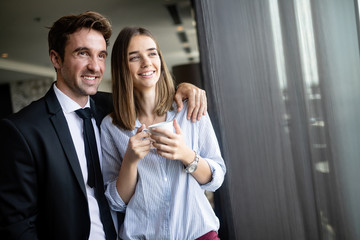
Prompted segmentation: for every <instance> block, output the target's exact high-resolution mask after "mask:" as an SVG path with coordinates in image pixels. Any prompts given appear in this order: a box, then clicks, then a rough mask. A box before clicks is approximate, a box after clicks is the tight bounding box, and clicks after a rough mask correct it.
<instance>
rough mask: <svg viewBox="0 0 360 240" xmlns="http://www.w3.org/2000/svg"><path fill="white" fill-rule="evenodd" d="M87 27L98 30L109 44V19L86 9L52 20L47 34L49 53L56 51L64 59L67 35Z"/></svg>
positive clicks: (110, 31)
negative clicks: (82, 11)
mask: <svg viewBox="0 0 360 240" xmlns="http://www.w3.org/2000/svg"><path fill="white" fill-rule="evenodd" d="M82 28H88V29H93V30H96V31H99V32H100V33H101V34H102V35H103V36H104V39H105V42H106V46H109V39H110V37H111V33H112V29H111V24H110V22H109V20H108V19H107V18H106V17H104V16H103V15H101V14H100V13H97V12H91V11H87V12H84V13H81V14H79V15H68V16H64V17H61V18H60V19H59V20H57V21H56V22H54V24H53V25H52V27H51V28H50V31H49V34H48V42H49V53H50V51H51V50H54V51H56V52H57V53H58V54H59V55H60V57H61V60H62V61H64V54H65V46H66V42H67V40H68V39H69V35H70V34H73V33H74V32H76V31H78V30H80V29H82Z"/></svg>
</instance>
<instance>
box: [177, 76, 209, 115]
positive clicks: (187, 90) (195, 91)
mask: <svg viewBox="0 0 360 240" xmlns="http://www.w3.org/2000/svg"><path fill="white" fill-rule="evenodd" d="M174 99H175V102H176V105H177V106H178V109H177V111H178V112H180V111H181V109H182V108H183V102H182V101H183V100H185V99H188V112H187V119H188V120H189V119H190V118H191V119H192V121H193V122H195V121H196V120H198V121H199V120H200V118H201V117H202V116H203V115H205V114H206V111H207V98H206V92H205V91H204V90H202V89H200V88H198V87H196V86H194V85H193V84H190V83H180V84H179V85H178V89H177V91H176V94H175V97H174Z"/></svg>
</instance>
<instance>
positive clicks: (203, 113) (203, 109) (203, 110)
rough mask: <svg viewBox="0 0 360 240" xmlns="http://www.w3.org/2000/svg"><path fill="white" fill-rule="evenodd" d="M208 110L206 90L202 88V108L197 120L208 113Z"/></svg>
mask: <svg viewBox="0 0 360 240" xmlns="http://www.w3.org/2000/svg"><path fill="white" fill-rule="evenodd" d="M206 112H207V98H206V92H205V91H204V90H201V96H200V108H199V112H198V114H197V120H198V121H200V119H201V117H202V116H205V115H206Z"/></svg>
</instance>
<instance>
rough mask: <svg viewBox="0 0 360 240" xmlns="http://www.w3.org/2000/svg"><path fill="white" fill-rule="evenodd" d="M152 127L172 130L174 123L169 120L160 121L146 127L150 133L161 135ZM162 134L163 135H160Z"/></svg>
mask: <svg viewBox="0 0 360 240" xmlns="http://www.w3.org/2000/svg"><path fill="white" fill-rule="evenodd" d="M154 128H162V129H166V130H168V131H170V132H174V123H173V121H169V122H160V123H155V124H153V125H150V126H149V127H148V131H149V132H150V133H151V134H154V135H160V136H161V135H162V134H160V133H158V132H154V131H153V129H154ZM162 136H163V135H162Z"/></svg>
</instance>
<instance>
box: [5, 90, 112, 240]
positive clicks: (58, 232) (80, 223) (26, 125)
mask: <svg viewBox="0 0 360 240" xmlns="http://www.w3.org/2000/svg"><path fill="white" fill-rule="evenodd" d="M94 99H96V100H95V101H94ZM91 105H92V107H95V108H96V112H97V115H96V120H97V123H98V124H100V122H101V120H102V118H103V117H104V116H105V115H106V114H108V113H109V112H110V111H111V110H112V99H111V94H107V93H98V94H96V95H95V96H93V97H92V100H91ZM0 134H1V135H0V159H1V160H0V238H1V239H46V240H50V239H51V240H57V239H59V240H72V239H73V240H81V239H84V240H87V239H88V236H89V232H90V218H89V210H88V203H87V197H86V191H85V185H84V180H83V177H82V173H81V170H80V165H79V161H78V158H77V155H76V152H75V147H74V144H73V142H72V138H71V135H70V131H69V128H68V125H67V122H66V119H65V116H64V114H63V112H62V109H61V107H60V103H59V102H58V100H57V98H56V96H55V93H54V91H53V87H51V88H50V90H49V91H48V92H47V94H46V95H45V96H44V97H43V98H41V99H39V100H38V101H36V102H33V103H31V104H30V105H29V106H27V107H25V108H24V109H22V110H21V111H20V112H18V113H16V114H14V115H12V116H10V117H8V118H5V119H2V120H1V121H0Z"/></svg>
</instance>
